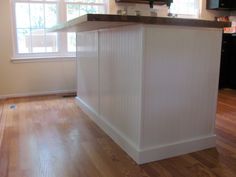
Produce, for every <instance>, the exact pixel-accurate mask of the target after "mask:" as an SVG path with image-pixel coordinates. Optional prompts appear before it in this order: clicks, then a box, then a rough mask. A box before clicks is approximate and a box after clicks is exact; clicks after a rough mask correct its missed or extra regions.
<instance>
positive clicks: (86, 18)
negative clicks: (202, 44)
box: [47, 14, 231, 32]
mask: <svg viewBox="0 0 236 177" xmlns="http://www.w3.org/2000/svg"><path fill="white" fill-rule="evenodd" d="M93 21H94V22H109V23H112V22H118V23H124V25H126V24H127V25H128V24H129V25H130V24H150V25H167V26H168V25H172V26H186V27H202V28H221V29H223V27H229V26H231V23H229V22H216V21H207V20H199V19H184V18H169V17H149V16H130V15H128V16H122V15H111V14H86V15H83V16H80V17H78V18H75V19H73V20H70V21H68V22H65V23H62V24H58V25H56V26H54V27H52V28H51V29H49V30H47V32H55V31H64V30H65V29H69V28H75V27H76V28H77V29H78V28H80V25H82V24H86V22H93ZM111 26H112V25H111ZM107 28H109V25H107Z"/></svg>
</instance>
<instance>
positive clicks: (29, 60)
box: [11, 56, 76, 63]
mask: <svg viewBox="0 0 236 177" xmlns="http://www.w3.org/2000/svg"><path fill="white" fill-rule="evenodd" d="M75 59H76V57H71V56H65V57H58V56H56V57H14V58H12V59H11V62H12V63H34V62H65V61H75Z"/></svg>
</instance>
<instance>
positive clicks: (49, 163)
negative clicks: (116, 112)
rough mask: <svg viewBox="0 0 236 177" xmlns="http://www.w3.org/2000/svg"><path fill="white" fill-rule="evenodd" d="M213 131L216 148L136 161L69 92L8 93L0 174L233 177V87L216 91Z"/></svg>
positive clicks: (1, 123)
mask: <svg viewBox="0 0 236 177" xmlns="http://www.w3.org/2000/svg"><path fill="white" fill-rule="evenodd" d="M12 104H15V106H16V107H14V105H12ZM11 107H12V108H11ZM216 133H217V148H213V149H208V150H204V151H199V152H195V153H191V154H187V155H182V156H179V157H175V158H170V159H166V160H161V161H158V162H153V163H148V164H145V165H141V166H138V165H136V164H135V162H134V161H133V160H132V159H131V158H130V157H129V156H127V155H126V153H125V152H124V151H123V150H121V148H120V147H119V146H118V145H116V144H115V143H114V142H113V141H112V140H111V139H110V138H109V137H108V136H107V135H106V134H105V133H104V132H103V131H102V130H100V129H99V128H98V127H97V126H96V125H95V124H94V123H93V122H92V121H91V120H90V119H89V118H88V117H87V116H86V115H85V114H84V113H83V112H82V111H81V110H80V109H79V108H78V107H77V106H76V104H75V100H74V99H73V98H63V97H60V96H45V97H32V98H18V99H8V100H4V101H0V142H2V143H1V147H0V177H236V91H232V90H223V91H221V92H220V93H219V100H218V111H217V121H216Z"/></svg>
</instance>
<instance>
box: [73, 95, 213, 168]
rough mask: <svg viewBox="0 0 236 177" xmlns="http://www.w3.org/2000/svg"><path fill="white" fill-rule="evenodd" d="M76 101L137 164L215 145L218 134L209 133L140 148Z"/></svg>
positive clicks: (82, 103)
mask: <svg viewBox="0 0 236 177" xmlns="http://www.w3.org/2000/svg"><path fill="white" fill-rule="evenodd" d="M76 103H77V104H78V106H79V107H80V108H81V109H82V111H83V112H84V113H85V114H86V115H87V116H88V117H89V118H90V119H91V120H92V121H94V122H95V124H96V125H98V126H99V127H100V128H101V129H102V130H103V131H104V132H105V133H106V134H108V135H109V136H110V137H111V138H112V140H113V141H115V142H116V143H117V144H118V145H119V146H120V147H121V148H122V149H124V150H125V152H126V153H127V154H128V155H129V156H130V157H132V159H133V160H134V161H135V162H136V163H137V164H144V163H148V162H152V161H157V160H162V159H166V158H170V157H173V156H178V155H183V154H187V153H191V152H195V151H199V150H203V149H208V148H212V147H215V145H216V135H209V136H205V137H199V138H195V139H190V140H189V139H187V140H184V141H179V142H175V143H172V144H163V145H157V146H156V147H150V148H145V149H139V148H138V147H135V145H134V144H133V143H132V142H131V141H130V140H128V138H127V137H125V135H124V134H122V133H121V132H120V131H119V130H117V129H115V128H114V127H113V126H112V125H111V124H110V123H109V122H107V121H106V120H104V119H103V118H102V117H101V116H100V115H99V114H98V113H97V112H96V111H95V110H93V109H92V108H91V107H90V106H89V105H87V104H86V103H85V102H84V101H83V100H82V99H80V98H79V97H76Z"/></svg>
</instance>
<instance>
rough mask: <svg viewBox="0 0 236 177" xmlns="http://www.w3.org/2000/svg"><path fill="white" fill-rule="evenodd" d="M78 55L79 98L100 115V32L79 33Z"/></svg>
mask: <svg viewBox="0 0 236 177" xmlns="http://www.w3.org/2000/svg"><path fill="white" fill-rule="evenodd" d="M77 53H78V55H77V96H78V97H79V98H80V99H82V100H83V101H84V102H85V103H86V104H87V105H89V106H90V108H91V109H93V111H94V112H96V113H97V114H98V113H99V86H98V79H99V78H98V77H99V76H98V32H87V33H78V34H77Z"/></svg>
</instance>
